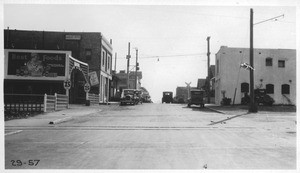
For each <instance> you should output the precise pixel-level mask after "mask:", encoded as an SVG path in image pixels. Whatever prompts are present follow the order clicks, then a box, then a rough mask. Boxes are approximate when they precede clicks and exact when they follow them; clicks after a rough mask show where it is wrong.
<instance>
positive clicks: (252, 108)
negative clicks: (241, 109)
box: [249, 8, 257, 113]
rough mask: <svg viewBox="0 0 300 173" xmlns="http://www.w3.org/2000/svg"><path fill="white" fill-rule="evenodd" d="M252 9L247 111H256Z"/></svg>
mask: <svg viewBox="0 0 300 173" xmlns="http://www.w3.org/2000/svg"><path fill="white" fill-rule="evenodd" d="M253 53H254V50H253V9H252V8H251V9H250V66H251V67H252V68H250V69H249V70H250V106H249V112H253V113H254V112H257V106H256V105H255V101H254V74H253V73H254V72H253V70H254V65H253V64H254V62H253V61H254V60H253V59H254V58H253V55H254V54H253Z"/></svg>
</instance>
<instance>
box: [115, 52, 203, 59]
mask: <svg viewBox="0 0 300 173" xmlns="http://www.w3.org/2000/svg"><path fill="white" fill-rule="evenodd" d="M199 55H206V53H196V54H177V55H156V56H155V55H154V56H140V57H139V58H142V59H147V58H161V57H181V56H185V57H192V56H199ZM117 59H124V57H123V58H120V57H118V58H117Z"/></svg>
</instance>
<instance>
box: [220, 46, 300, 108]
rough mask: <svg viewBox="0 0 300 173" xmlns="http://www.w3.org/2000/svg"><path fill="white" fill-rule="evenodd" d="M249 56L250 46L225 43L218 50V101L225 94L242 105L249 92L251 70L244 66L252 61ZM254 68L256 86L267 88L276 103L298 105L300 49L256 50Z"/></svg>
mask: <svg viewBox="0 0 300 173" xmlns="http://www.w3.org/2000/svg"><path fill="white" fill-rule="evenodd" d="M249 56H250V54H249V48H232V47H227V46H221V48H220V50H219V51H218V53H216V61H215V62H216V68H215V74H216V76H215V82H216V83H215V99H216V104H221V101H222V98H223V94H224V95H225V97H228V98H231V100H232V101H233V100H234V103H235V104H240V103H241V98H242V97H244V94H245V93H248V92H249V83H250V71H249V70H246V69H244V68H241V67H240V65H241V64H242V63H248V64H250V60H249ZM254 69H255V70H254V89H256V88H261V89H266V92H267V94H268V95H269V96H271V97H272V98H273V99H274V100H275V103H274V104H293V105H295V104H296V50H294V49H254ZM235 90H236V94H235ZM224 91H225V93H224ZM234 96H235V99H234Z"/></svg>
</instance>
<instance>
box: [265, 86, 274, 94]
mask: <svg viewBox="0 0 300 173" xmlns="http://www.w3.org/2000/svg"><path fill="white" fill-rule="evenodd" d="M266 93H267V94H274V85H273V84H267V85H266Z"/></svg>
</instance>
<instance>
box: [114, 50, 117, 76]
mask: <svg viewBox="0 0 300 173" xmlns="http://www.w3.org/2000/svg"><path fill="white" fill-rule="evenodd" d="M116 70H117V52H116V53H115V68H114V71H115V72H116V73H117V71H116Z"/></svg>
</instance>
